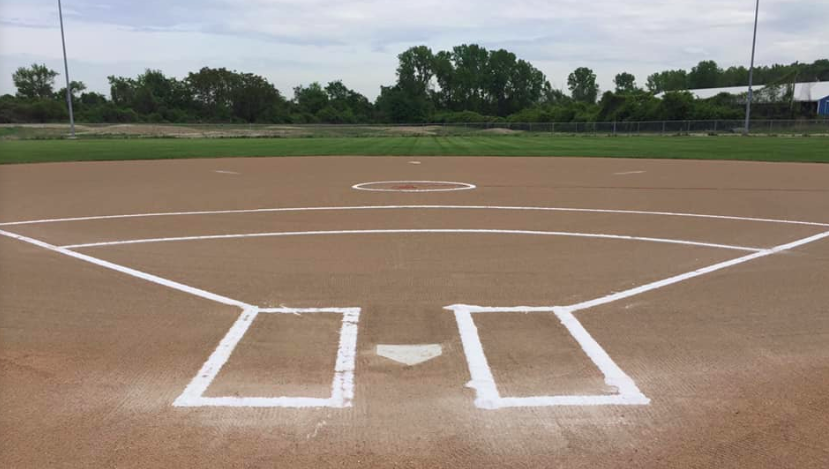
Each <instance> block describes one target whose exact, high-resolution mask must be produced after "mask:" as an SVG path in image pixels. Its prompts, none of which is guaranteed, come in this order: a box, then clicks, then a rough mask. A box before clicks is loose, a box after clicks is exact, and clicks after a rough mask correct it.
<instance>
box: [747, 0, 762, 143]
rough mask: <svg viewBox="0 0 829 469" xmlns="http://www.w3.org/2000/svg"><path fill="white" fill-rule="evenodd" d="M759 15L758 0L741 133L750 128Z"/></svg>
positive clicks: (758, 2) (758, 0)
mask: <svg viewBox="0 0 829 469" xmlns="http://www.w3.org/2000/svg"><path fill="white" fill-rule="evenodd" d="M759 15H760V0H757V4H756V5H755V7H754V38H753V39H752V41H751V67H750V68H749V69H748V99H747V100H746V125H745V128H744V129H743V134H745V135H748V132H749V130H750V129H751V122H750V121H751V98H752V96H753V94H754V93H753V91H752V89H751V86H752V85H753V84H754V50H755V49H756V47H757V18H758V16H759Z"/></svg>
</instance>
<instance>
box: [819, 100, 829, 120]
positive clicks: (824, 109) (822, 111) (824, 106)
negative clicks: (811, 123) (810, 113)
mask: <svg viewBox="0 0 829 469" xmlns="http://www.w3.org/2000/svg"><path fill="white" fill-rule="evenodd" d="M817 113H818V115H819V116H829V96H827V97H825V98H823V99H821V100H820V101H818V102H817Z"/></svg>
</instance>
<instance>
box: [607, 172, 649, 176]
mask: <svg viewBox="0 0 829 469" xmlns="http://www.w3.org/2000/svg"><path fill="white" fill-rule="evenodd" d="M644 173H645V171H624V172H621V173H613V175H614V176H627V175H630V174H644Z"/></svg>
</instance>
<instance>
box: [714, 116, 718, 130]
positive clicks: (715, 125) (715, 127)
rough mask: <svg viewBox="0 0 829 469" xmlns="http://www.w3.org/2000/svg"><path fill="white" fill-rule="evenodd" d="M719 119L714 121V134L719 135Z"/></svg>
mask: <svg viewBox="0 0 829 469" xmlns="http://www.w3.org/2000/svg"><path fill="white" fill-rule="evenodd" d="M717 122H718V121H717V119H714V133H717Z"/></svg>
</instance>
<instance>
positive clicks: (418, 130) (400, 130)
mask: <svg viewBox="0 0 829 469" xmlns="http://www.w3.org/2000/svg"><path fill="white" fill-rule="evenodd" d="M438 130H440V127H438V126H435V125H426V126H415V127H411V126H394V127H386V131H387V132H389V133H393V134H407V135H408V134H411V135H436V134H437V131H438Z"/></svg>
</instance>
